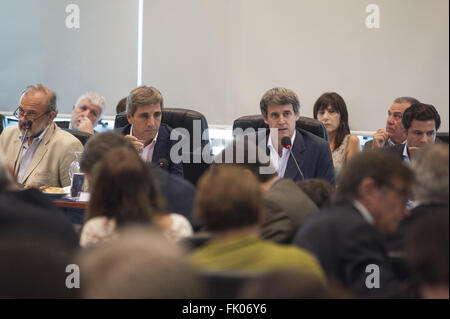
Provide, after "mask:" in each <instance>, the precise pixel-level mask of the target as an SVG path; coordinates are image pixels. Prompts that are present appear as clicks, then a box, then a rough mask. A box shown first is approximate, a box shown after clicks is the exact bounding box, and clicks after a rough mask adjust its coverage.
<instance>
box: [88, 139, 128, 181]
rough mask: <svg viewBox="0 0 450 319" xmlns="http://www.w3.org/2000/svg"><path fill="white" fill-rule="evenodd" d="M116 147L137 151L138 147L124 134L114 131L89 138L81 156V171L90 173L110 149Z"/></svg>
mask: <svg viewBox="0 0 450 319" xmlns="http://www.w3.org/2000/svg"><path fill="white" fill-rule="evenodd" d="M116 147H125V148H127V149H129V150H132V151H135V152H136V149H135V148H134V146H133V144H131V142H129V141H128V140H127V139H126V138H125V137H124V136H123V135H121V134H119V133H117V132H114V131H111V132H105V133H99V134H95V135H94V136H92V137H91V138H89V140H88V141H87V143H86V145H85V146H84V151H83V155H82V156H81V163H80V168H81V171H82V172H84V173H87V174H89V173H90V172H91V170H92V168H93V167H94V165H95V164H96V163H97V162H99V161H100V160H101V159H102V158H103V157H104V156H105V154H106V153H107V152H108V151H109V150H111V149H113V148H116Z"/></svg>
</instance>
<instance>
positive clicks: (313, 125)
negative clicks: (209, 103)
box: [233, 115, 328, 142]
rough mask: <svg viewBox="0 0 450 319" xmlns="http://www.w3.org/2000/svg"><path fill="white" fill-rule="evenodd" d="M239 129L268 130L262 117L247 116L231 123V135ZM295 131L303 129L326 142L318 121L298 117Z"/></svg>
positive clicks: (325, 131) (323, 129) (323, 130)
mask: <svg viewBox="0 0 450 319" xmlns="http://www.w3.org/2000/svg"><path fill="white" fill-rule="evenodd" d="M236 128H241V129H242V130H243V131H245V130H246V129H247V128H253V129H254V130H255V131H257V130H258V129H259V128H269V126H268V125H267V124H266V123H264V118H263V116H262V115H247V116H242V117H240V118H238V119H236V120H235V121H234V123H233V134H235V129H236ZM296 128H297V129H303V130H305V131H308V132H310V133H312V134H314V135H317V136H319V137H321V138H323V139H325V140H326V141H327V142H328V133H327V130H326V128H325V126H324V125H323V124H322V123H321V122H319V121H318V120H315V119H312V118H309V117H305V116H300V118H299V119H298V120H297V123H296Z"/></svg>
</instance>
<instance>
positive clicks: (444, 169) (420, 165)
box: [411, 144, 449, 203]
mask: <svg viewBox="0 0 450 319" xmlns="http://www.w3.org/2000/svg"><path fill="white" fill-rule="evenodd" d="M448 160H449V150H448V145H444V144H428V145H425V146H424V147H422V148H420V149H419V150H417V152H416V153H414V157H413V158H412V160H411V167H412V169H413V170H414V172H415V174H416V183H415V184H414V186H413V192H414V195H415V198H416V200H418V201H419V202H421V203H430V202H433V203H435V202H437V203H448V195H449V166H448Z"/></svg>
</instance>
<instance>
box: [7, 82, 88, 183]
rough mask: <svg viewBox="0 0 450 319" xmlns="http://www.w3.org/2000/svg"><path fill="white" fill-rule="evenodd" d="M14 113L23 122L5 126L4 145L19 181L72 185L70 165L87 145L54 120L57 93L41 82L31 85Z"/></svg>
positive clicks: (9, 162)
mask: <svg viewBox="0 0 450 319" xmlns="http://www.w3.org/2000/svg"><path fill="white" fill-rule="evenodd" d="M14 115H15V116H16V117H17V118H18V119H19V124H18V125H17V126H10V127H7V128H5V130H4V131H3V132H2V134H1V135H0V149H1V150H2V151H3V152H4V154H5V156H6V159H7V162H8V164H9V165H10V166H11V167H12V168H13V169H14V173H15V174H16V176H17V181H18V182H19V183H20V184H23V185H24V186H35V187H39V186H44V185H45V186H54V187H65V186H69V185H70V178H69V173H68V172H69V166H70V164H71V163H72V162H73V160H74V159H75V152H82V151H83V146H82V144H81V143H80V141H79V140H78V139H77V138H75V137H74V136H73V135H71V134H70V133H67V132H65V131H63V130H61V129H60V128H59V127H58V126H57V125H56V124H55V123H54V122H53V120H54V118H55V117H56V115H57V108H56V95H55V94H54V93H53V92H52V91H51V90H50V89H49V88H47V87H46V86H44V85H41V84H36V85H31V86H28V87H27V88H26V89H25V91H24V92H23V94H22V96H21V98H20V105H19V107H18V108H17V109H16V111H15V112H14Z"/></svg>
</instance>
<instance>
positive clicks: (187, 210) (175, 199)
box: [80, 132, 196, 225]
mask: <svg viewBox="0 0 450 319" xmlns="http://www.w3.org/2000/svg"><path fill="white" fill-rule="evenodd" d="M115 147H128V148H129V149H131V150H134V151H136V149H135V148H134V146H133V145H132V144H131V142H130V141H128V140H127V139H125V138H124V137H123V136H122V135H120V134H118V133H116V132H105V133H99V134H96V135H94V136H93V137H92V138H90V139H89V141H88V143H87V144H86V145H85V149H84V152H83V155H82V159H81V163H80V167H81V171H82V172H84V173H86V174H87V175H89V174H90V172H91V170H92V168H93V167H94V165H95V164H96V163H97V162H98V161H100V160H101V159H102V158H104V156H105V154H106V153H107V152H108V151H109V150H111V149H113V148H115ZM148 168H149V169H150V170H151V173H152V174H153V175H154V176H155V182H156V183H157V184H158V186H159V189H160V191H161V192H162V195H163V197H164V198H165V202H166V205H167V206H166V207H167V211H168V212H171V213H178V214H181V215H183V216H184V217H186V218H187V219H188V220H189V221H190V222H191V224H193V225H196V223H195V222H194V220H193V216H192V215H193V213H192V209H193V205H194V198H195V187H194V186H193V185H192V184H191V183H190V182H188V181H187V180H185V179H184V178H183V177H181V176H178V175H174V174H169V173H168V172H167V170H164V169H162V168H160V167H158V166H156V165H154V164H152V163H148Z"/></svg>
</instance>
